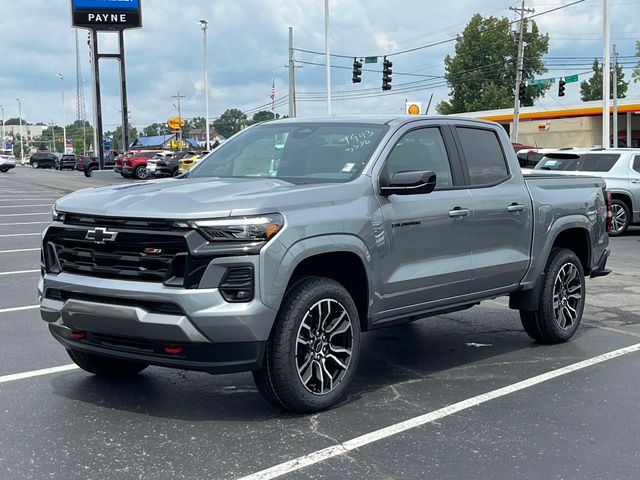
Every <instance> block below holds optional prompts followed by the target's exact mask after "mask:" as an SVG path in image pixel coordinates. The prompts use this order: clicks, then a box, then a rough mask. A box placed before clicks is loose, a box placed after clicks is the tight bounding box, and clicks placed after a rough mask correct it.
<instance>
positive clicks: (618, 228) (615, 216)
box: [609, 199, 631, 237]
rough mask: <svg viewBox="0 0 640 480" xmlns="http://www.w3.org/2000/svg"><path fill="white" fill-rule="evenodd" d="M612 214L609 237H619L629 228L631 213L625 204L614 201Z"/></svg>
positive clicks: (620, 201)
mask: <svg viewBox="0 0 640 480" xmlns="http://www.w3.org/2000/svg"><path fill="white" fill-rule="evenodd" d="M611 214H612V215H611V230H610V231H609V235H611V236H612V237H617V236H618V235H622V234H623V233H624V232H626V231H627V228H629V223H630V222H631V212H630V210H629V207H628V206H627V204H626V203H625V202H623V201H622V200H618V199H614V200H613V202H611Z"/></svg>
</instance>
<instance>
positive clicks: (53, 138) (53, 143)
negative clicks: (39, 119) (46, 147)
mask: <svg viewBox="0 0 640 480" xmlns="http://www.w3.org/2000/svg"><path fill="white" fill-rule="evenodd" d="M51 151H52V152H55V151H56V131H55V124H54V123H53V120H51Z"/></svg>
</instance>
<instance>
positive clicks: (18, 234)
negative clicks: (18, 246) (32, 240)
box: [0, 232, 42, 238]
mask: <svg viewBox="0 0 640 480" xmlns="http://www.w3.org/2000/svg"><path fill="white" fill-rule="evenodd" d="M27 235H42V232H38V233H3V234H2V235H0V238H4V237H23V236H27Z"/></svg>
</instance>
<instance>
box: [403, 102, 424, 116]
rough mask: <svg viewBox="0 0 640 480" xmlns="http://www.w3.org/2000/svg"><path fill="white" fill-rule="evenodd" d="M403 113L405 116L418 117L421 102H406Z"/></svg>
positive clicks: (420, 110)
mask: <svg viewBox="0 0 640 480" xmlns="http://www.w3.org/2000/svg"><path fill="white" fill-rule="evenodd" d="M404 113H406V114H407V115H420V114H421V113H422V102H406V103H405V104H404Z"/></svg>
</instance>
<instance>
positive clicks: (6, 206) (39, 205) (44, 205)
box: [0, 203, 53, 208]
mask: <svg viewBox="0 0 640 480" xmlns="http://www.w3.org/2000/svg"><path fill="white" fill-rule="evenodd" d="M27 207H53V203H37V204H35V205H0V208H27Z"/></svg>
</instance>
